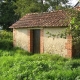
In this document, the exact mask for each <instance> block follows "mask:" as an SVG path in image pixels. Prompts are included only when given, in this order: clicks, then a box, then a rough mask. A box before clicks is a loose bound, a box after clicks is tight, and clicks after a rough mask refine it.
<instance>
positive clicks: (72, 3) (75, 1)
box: [69, 0, 79, 6]
mask: <svg viewBox="0 0 80 80" xmlns="http://www.w3.org/2000/svg"><path fill="white" fill-rule="evenodd" d="M78 1H79V0H70V1H69V3H71V5H72V6H74V5H76V3H77V2H78Z"/></svg>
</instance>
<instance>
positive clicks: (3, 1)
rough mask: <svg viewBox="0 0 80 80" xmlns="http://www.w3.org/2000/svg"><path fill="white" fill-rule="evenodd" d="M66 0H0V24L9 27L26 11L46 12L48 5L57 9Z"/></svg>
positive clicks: (66, 0) (5, 27)
mask: <svg viewBox="0 0 80 80" xmlns="http://www.w3.org/2000/svg"><path fill="white" fill-rule="evenodd" d="M67 2H68V0H0V25H1V26H3V29H9V28H8V27H9V26H11V25H12V24H13V23H14V22H16V21H17V20H18V19H19V18H20V17H22V16H23V15H25V14H27V13H34V12H46V11H48V9H50V7H51V8H52V10H53V9H59V8H60V7H61V4H66V3H67Z"/></svg>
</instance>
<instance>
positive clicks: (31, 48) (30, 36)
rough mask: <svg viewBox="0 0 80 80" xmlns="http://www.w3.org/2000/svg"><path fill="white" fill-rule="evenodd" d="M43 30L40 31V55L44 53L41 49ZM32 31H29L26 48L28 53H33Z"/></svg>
mask: <svg viewBox="0 0 80 80" xmlns="http://www.w3.org/2000/svg"><path fill="white" fill-rule="evenodd" d="M43 42H44V40H43V29H40V53H43V52H44V49H43V48H44V47H43V45H44V44H43ZM32 43H33V29H30V30H29V46H28V47H29V48H28V51H29V52H33V44H32Z"/></svg>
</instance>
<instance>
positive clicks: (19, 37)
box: [13, 29, 29, 50]
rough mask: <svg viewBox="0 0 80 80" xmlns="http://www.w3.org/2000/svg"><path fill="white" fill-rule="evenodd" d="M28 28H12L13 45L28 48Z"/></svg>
mask: <svg viewBox="0 0 80 80" xmlns="http://www.w3.org/2000/svg"><path fill="white" fill-rule="evenodd" d="M28 37H29V36H28V29H14V30H13V41H14V46H17V47H21V48H23V49H24V50H28V43H29V38H28Z"/></svg>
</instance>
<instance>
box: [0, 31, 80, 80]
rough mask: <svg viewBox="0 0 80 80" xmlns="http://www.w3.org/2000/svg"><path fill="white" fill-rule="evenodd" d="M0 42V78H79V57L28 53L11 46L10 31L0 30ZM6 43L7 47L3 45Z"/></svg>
mask: <svg viewBox="0 0 80 80" xmlns="http://www.w3.org/2000/svg"><path fill="white" fill-rule="evenodd" d="M1 36H2V38H1ZM3 40H5V43H4V42H3ZM8 40H9V41H10V42H9V41H8ZM7 41H8V42H7ZM0 42H1V43H2V42H3V44H5V45H2V47H1V45H0V80H79V79H80V59H66V58H63V57H60V56H58V55H51V54H35V55H30V54H29V53H28V52H26V51H24V50H22V49H19V48H12V34H11V32H10V33H8V32H6V31H3V32H0ZM7 44H8V48H7V47H4V46H6V45H7ZM3 49H4V50H3Z"/></svg>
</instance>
